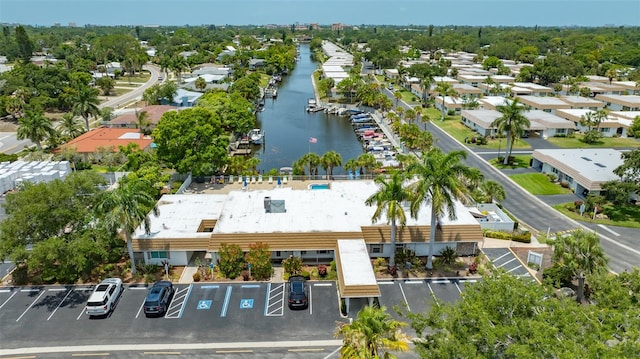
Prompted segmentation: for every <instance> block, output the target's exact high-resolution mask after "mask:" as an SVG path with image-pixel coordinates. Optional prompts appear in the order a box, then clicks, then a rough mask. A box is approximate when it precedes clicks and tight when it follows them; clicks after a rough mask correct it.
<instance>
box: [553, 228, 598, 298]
mask: <svg viewBox="0 0 640 359" xmlns="http://www.w3.org/2000/svg"><path fill="white" fill-rule="evenodd" d="M551 242H552V244H553V259H554V261H555V262H556V263H559V265H560V266H561V268H563V269H565V270H566V271H567V272H569V273H571V275H572V276H573V277H575V278H577V279H578V295H577V298H576V300H577V301H578V302H579V303H580V302H582V297H583V295H584V281H585V277H586V276H587V275H590V274H595V273H601V272H605V271H607V257H606V255H605V254H604V251H603V250H602V247H601V246H600V238H599V237H598V235H597V234H596V233H594V232H585V231H582V230H579V231H575V232H572V233H571V234H570V235H568V236H557V237H556V239H555V240H552V241H551Z"/></svg>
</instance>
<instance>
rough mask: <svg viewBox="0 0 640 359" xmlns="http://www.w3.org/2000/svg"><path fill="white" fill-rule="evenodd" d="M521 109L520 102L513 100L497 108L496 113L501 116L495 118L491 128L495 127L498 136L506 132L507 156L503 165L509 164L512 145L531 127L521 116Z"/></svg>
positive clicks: (527, 120)
mask: <svg viewBox="0 0 640 359" xmlns="http://www.w3.org/2000/svg"><path fill="white" fill-rule="evenodd" d="M523 110H524V109H523V107H522V106H521V105H520V100H519V99H518V98H515V99H513V100H510V102H509V104H508V105H506V106H498V111H500V113H501V114H502V116H500V117H498V118H496V119H495V120H494V121H493V122H492V123H491V127H495V128H496V129H497V131H498V133H499V134H501V133H504V132H506V137H507V145H506V149H507V155H506V156H505V157H504V162H503V164H505V165H506V164H508V163H509V157H511V151H512V150H513V143H514V142H515V141H516V140H517V139H518V138H519V137H520V134H522V132H523V131H525V130H526V129H528V128H529V127H530V126H531V122H529V119H527V118H526V117H524V115H523V114H522V111H523Z"/></svg>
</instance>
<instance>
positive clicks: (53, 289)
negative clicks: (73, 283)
mask: <svg viewBox="0 0 640 359" xmlns="http://www.w3.org/2000/svg"><path fill="white" fill-rule="evenodd" d="M65 290H67V288H49V289H48V291H49V292H63V291H65Z"/></svg>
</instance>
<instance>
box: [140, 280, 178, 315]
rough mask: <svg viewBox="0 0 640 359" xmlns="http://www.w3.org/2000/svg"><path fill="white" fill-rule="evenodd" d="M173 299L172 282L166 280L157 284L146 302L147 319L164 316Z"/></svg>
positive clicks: (150, 291) (145, 312) (152, 288)
mask: <svg viewBox="0 0 640 359" xmlns="http://www.w3.org/2000/svg"><path fill="white" fill-rule="evenodd" d="M172 297H173V284H172V283H171V282H169V281H166V280H161V281H159V282H156V283H155V284H154V285H153V287H151V289H150V290H149V294H148V295H147V299H146V300H145V301H144V314H145V315H146V316H147V317H151V316H162V315H164V314H165V313H166V312H167V308H168V307H169V303H170V302H171V298H172Z"/></svg>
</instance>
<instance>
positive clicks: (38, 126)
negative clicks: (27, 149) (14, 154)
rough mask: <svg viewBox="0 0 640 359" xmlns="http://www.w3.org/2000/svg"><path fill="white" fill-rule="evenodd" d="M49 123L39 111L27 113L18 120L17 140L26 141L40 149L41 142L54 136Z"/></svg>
mask: <svg viewBox="0 0 640 359" xmlns="http://www.w3.org/2000/svg"><path fill="white" fill-rule="evenodd" d="M54 131H55V130H54V128H53V125H52V124H51V121H50V120H49V119H48V118H46V117H45V116H44V114H43V113H42V112H41V111H27V112H25V115H24V117H22V118H20V119H19V120H18V134H17V135H18V139H19V140H24V139H28V140H30V141H31V142H33V143H35V144H36V147H38V149H39V150H40V149H42V141H44V140H45V139H47V138H48V137H50V136H53V134H54Z"/></svg>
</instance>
